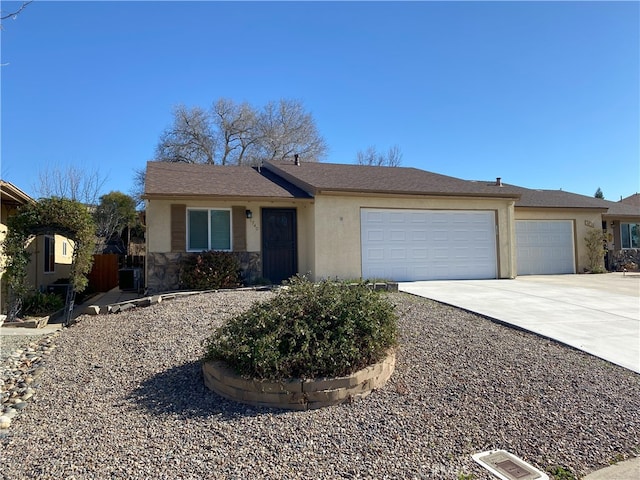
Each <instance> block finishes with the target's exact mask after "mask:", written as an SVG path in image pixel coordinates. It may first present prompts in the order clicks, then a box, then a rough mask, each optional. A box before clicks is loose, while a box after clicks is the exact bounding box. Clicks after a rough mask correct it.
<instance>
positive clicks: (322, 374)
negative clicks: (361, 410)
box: [203, 277, 397, 408]
mask: <svg viewBox="0 0 640 480" xmlns="http://www.w3.org/2000/svg"><path fill="white" fill-rule="evenodd" d="M396 338H397V318H396V315H395V313H394V311H393V305H391V303H390V302H389V301H388V300H387V299H386V298H385V297H384V296H383V295H382V294H381V293H379V292H376V291H374V290H373V289H371V288H369V287H368V286H367V285H365V284H346V283H342V282H332V281H323V282H320V283H318V284H315V283H311V282H309V281H308V280H306V279H305V278H304V277H294V278H292V279H291V280H290V281H289V282H288V284H287V285H286V286H285V287H283V288H282V289H280V290H279V291H278V293H277V294H276V295H275V296H274V297H273V298H272V299H271V300H269V301H266V302H262V303H256V304H254V305H253V306H252V307H251V308H250V309H249V310H248V311H246V312H244V313H243V314H241V315H239V316H237V317H235V318H233V319H232V320H230V321H229V322H227V323H226V324H225V325H223V326H222V327H220V328H218V329H217V330H216V331H215V332H214V333H213V335H212V336H211V337H210V338H209V340H208V341H207V344H206V350H207V353H206V358H205V364H204V366H203V370H204V374H205V380H206V381H207V384H208V385H209V387H210V388H212V389H214V390H217V391H218V393H220V394H221V395H223V396H226V397H228V398H234V399H235V400H238V401H244V402H248V403H257V404H263V403H270V402H265V401H263V400H260V399H258V398H256V397H255V396H249V397H250V398H249V397H247V396H246V395H245V394H243V393H242V394H238V391H248V390H247V389H249V390H250V391H252V392H263V393H273V391H274V390H277V391H279V392H289V393H291V394H297V397H295V400H294V401H293V402H291V401H289V400H287V401H285V402H278V403H279V405H278V406H280V407H282V406H283V405H284V404H288V403H293V404H295V405H306V406H305V407H303V408H313V407H314V405H311V404H314V403H315V402H316V399H318V400H319V399H320V397H323V398H325V400H326V401H327V402H330V403H327V404H333V403H339V402H341V401H345V400H349V399H353V398H360V397H362V396H365V395H366V394H367V393H368V392H369V391H371V390H372V389H374V388H379V387H380V386H382V385H383V384H384V382H386V380H387V379H388V378H389V376H390V375H391V372H392V371H393V365H394V362H395V356H394V355H393V353H392V349H393V347H395V345H396ZM364 372H367V373H364ZM352 376H353V377H354V378H356V379H357V381H356V380H353V379H352V380H346V379H347V378H349V377H352ZM365 377H366V378H365ZM322 382H324V384H323V383H322ZM332 382H334V383H332ZM340 382H342V383H340ZM349 382H351V385H350V386H349V387H348V388H347V385H346V384H348V383H349ZM312 383H317V389H316V390H317V391H321V390H322V391H325V393H323V394H317V395H316V396H315V397H314V396H313V395H309V394H310V393H311V392H312V390H311V388H316V387H311V384H312ZM214 385H215V387H214ZM221 385H226V387H228V388H227V389H226V390H224V387H223V386H221ZM249 385H252V387H249ZM276 385H277V387H276ZM292 385H296V386H295V387H292ZM298 385H300V387H298ZM302 385H307V390H306V391H305V390H303V387H302ZM323 385H324V386H323ZM356 385H359V387H357V389H359V390H357V391H356V390H353V388H354V387H355V386H356ZM285 386H286V387H285ZM237 387H240V388H237ZM289 387H291V389H289ZM345 388H347V390H348V392H347V391H342V392H341V393H338V392H333V393H327V392H328V391H332V390H338V389H345ZM349 389H351V390H349ZM316 390H313V391H316ZM314 395H315V394H314ZM331 396H333V398H332V399H329V397H331ZM292 398H293V397H292ZM323 402H324V400H323ZM309 405H311V406H309ZM318 406H323V405H318ZM285 408H286V407H285ZM291 408H299V407H291Z"/></svg>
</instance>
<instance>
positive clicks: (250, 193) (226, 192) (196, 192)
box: [144, 162, 310, 198]
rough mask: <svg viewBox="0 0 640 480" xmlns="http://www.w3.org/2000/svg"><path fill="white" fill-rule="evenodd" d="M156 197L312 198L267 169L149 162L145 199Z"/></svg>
mask: <svg viewBox="0 0 640 480" xmlns="http://www.w3.org/2000/svg"><path fill="white" fill-rule="evenodd" d="M154 196H178V197H180V196H182V197H200V196H207V197H255V198H310V197H309V195H307V194H306V193H305V192H304V191H302V190H300V189H299V188H296V187H295V186H294V185H291V184H290V183H288V182H286V181H283V180H282V179H280V178H277V177H276V178H274V175H273V174H271V173H270V172H268V171H265V170H264V169H262V171H261V172H258V170H257V169H255V168H252V167H248V166H240V167H239V166H222V165H203V164H187V163H167V162H148V163H147V172H146V177H145V193H144V197H145V198H150V197H154Z"/></svg>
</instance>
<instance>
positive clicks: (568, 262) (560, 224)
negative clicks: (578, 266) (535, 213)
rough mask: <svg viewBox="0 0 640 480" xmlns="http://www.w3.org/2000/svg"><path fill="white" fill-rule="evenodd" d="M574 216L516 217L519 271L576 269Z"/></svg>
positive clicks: (544, 272)
mask: <svg viewBox="0 0 640 480" xmlns="http://www.w3.org/2000/svg"><path fill="white" fill-rule="evenodd" d="M574 251H575V247H574V242H573V222H572V221H571V220H518V221H516V252H517V261H518V275H554V274H555V275H557V274H566V273H575V254H574Z"/></svg>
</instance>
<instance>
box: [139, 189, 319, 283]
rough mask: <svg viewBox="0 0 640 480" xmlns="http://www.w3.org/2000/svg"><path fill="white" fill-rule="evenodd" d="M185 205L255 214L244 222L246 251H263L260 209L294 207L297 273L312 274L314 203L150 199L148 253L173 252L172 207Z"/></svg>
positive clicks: (147, 207) (147, 204) (147, 206)
mask: <svg viewBox="0 0 640 480" xmlns="http://www.w3.org/2000/svg"><path fill="white" fill-rule="evenodd" d="M176 203H179V204H184V205H186V206H187V208H197V207H200V208H231V207H233V206H239V205H242V206H243V207H245V209H246V210H251V212H252V213H253V215H252V218H251V219H245V220H244V221H245V222H246V232H247V251H248V252H260V251H261V250H262V246H261V244H262V230H261V221H260V219H261V209H262V208H295V209H296V218H297V227H298V228H297V235H298V271H299V272H300V273H306V272H309V271H313V262H312V255H313V245H314V242H313V238H312V237H310V235H312V233H313V228H312V225H313V204H312V203H310V202H308V201H303V202H297V201H295V200H278V201H275V200H274V201H269V200H267V201H247V200H229V201H220V200H188V199H186V200H185V199H175V200H156V199H152V200H147V202H146V209H147V235H146V238H147V252H148V253H167V252H170V251H171V205H172V204H176Z"/></svg>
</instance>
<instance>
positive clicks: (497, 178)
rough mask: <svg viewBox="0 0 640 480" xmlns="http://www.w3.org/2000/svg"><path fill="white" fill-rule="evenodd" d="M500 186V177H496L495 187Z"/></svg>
mask: <svg viewBox="0 0 640 480" xmlns="http://www.w3.org/2000/svg"><path fill="white" fill-rule="evenodd" d="M501 186H502V178H500V177H496V187H501Z"/></svg>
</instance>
